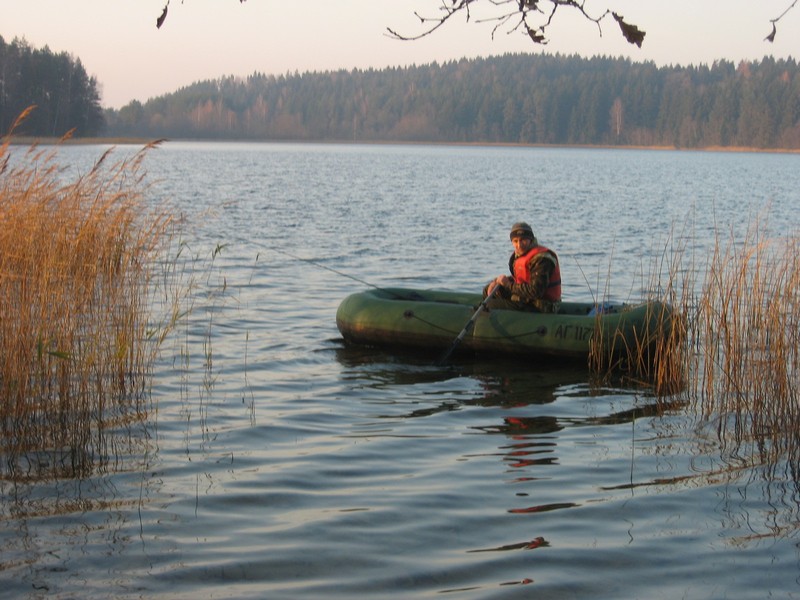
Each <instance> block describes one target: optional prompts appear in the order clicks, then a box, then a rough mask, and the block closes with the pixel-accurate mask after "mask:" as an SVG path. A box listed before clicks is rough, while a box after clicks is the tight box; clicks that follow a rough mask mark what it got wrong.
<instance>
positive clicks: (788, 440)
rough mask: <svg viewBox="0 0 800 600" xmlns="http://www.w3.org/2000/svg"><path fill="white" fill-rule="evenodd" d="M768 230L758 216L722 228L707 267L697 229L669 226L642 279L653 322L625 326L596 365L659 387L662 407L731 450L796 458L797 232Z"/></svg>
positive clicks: (799, 351)
mask: <svg viewBox="0 0 800 600" xmlns="http://www.w3.org/2000/svg"><path fill="white" fill-rule="evenodd" d="M766 230H767V228H766V227H765V226H764V224H763V223H761V222H760V221H759V220H756V222H755V223H754V224H751V225H750V227H749V228H748V230H747V233H746V234H744V235H740V236H736V235H734V234H733V233H731V234H730V236H729V238H728V239H727V241H725V240H724V239H723V238H721V236H720V233H719V232H716V234H715V237H714V239H713V240H712V246H711V249H710V252H708V254H707V257H706V260H705V261H704V263H703V264H702V265H698V264H696V261H695V257H694V255H693V254H692V253H691V252H689V251H687V240H691V239H692V236H691V235H687V234H686V233H685V232H682V234H681V235H680V236H678V238H675V237H673V236H674V232H673V234H672V235H670V237H669V240H668V242H667V244H665V245H664V246H663V248H662V250H661V251H660V252H655V253H653V255H654V256H655V257H656V258H655V259H654V260H653V262H652V264H650V265H649V267H648V269H649V273H648V274H647V275H646V276H643V278H644V279H648V282H647V283H646V284H645V285H644V286H643V287H644V288H645V289H647V290H649V291H648V293H647V296H648V298H646V299H647V300H650V301H654V303H653V306H654V311H655V312H654V314H653V320H652V321H651V322H650V324H649V325H645V327H643V329H642V331H641V332H635V335H633V336H631V335H630V334H629V332H625V334H624V335H623V333H622V332H621V333H620V334H619V336H618V337H619V339H618V340H616V341H615V343H612V344H610V345H609V344H608V343H606V345H605V346H604V347H603V352H605V354H603V352H601V349H600V348H599V347H598V348H597V349H595V351H594V352H595V353H596V354H597V356H595V357H594V359H593V364H592V367H593V369H594V370H595V372H596V373H598V374H600V375H603V373H604V369H605V370H606V371H605V372H606V373H610V372H611V371H612V370H613V369H615V368H616V369H619V368H620V367H622V369H623V371H624V377H627V378H628V379H634V380H639V381H643V382H644V383H646V384H647V385H651V386H653V387H654V389H655V391H656V394H657V396H658V397H659V398H660V399H661V401H662V402H663V403H664V406H665V407H670V406H674V405H675V402H676V400H677V401H678V404H679V405H681V406H689V407H691V409H692V410H693V411H694V413H695V414H696V415H697V417H698V418H699V419H700V420H701V421H702V422H703V423H705V424H708V423H712V424H713V425H714V427H715V428H716V431H717V434H718V437H719V439H720V441H721V443H722V445H723V446H722V447H724V448H726V449H727V451H729V452H731V453H737V452H739V451H740V450H744V449H745V447H746V449H747V452H746V454H748V455H751V456H758V457H759V460H762V461H764V462H766V463H773V462H774V461H775V460H779V459H780V458H781V457H784V458H786V457H788V458H789V459H790V461H791V462H796V461H797V459H799V458H800V397H798V384H800V368H799V366H800V238H798V235H797V234H793V235H789V236H786V237H782V238H769V237H768V236H767V234H766ZM645 270H646V269H645ZM663 307H671V308H672V309H673V310H672V311H671V312H662V311H663V310H664V308H663ZM598 327H599V325H598ZM597 337H598V339H600V338H601V337H602V336H599V335H598V336H597ZM631 339H633V340H634V341H633V343H631ZM609 349H610V350H611V351H612V352H613V353H614V356H615V357H616V358H615V359H612V358H611V355H610V354H609V352H608V351H609ZM620 357H621V358H620Z"/></svg>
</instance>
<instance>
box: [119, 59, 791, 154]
mask: <svg viewBox="0 0 800 600" xmlns="http://www.w3.org/2000/svg"><path fill="white" fill-rule="evenodd" d="M106 117H107V119H108V121H109V134H111V135H120V136H137V137H151V138H152V137H159V138H160V137H172V138H200V139H245V140H309V141H311V140H313V141H326V140H330V141H367V142H370V141H371V142H376V141H415V142H449V143H524V144H565V145H584V144H585V145H626V146H629V145H634V146H665V147H681V148H704V147H747V148H760V149H773V148H775V149H798V148H800V69H798V65H797V63H796V61H795V60H793V59H788V60H783V59H782V60H775V59H772V58H765V59H763V60H762V61H760V62H743V63H740V64H739V65H734V64H733V63H731V62H727V61H719V62H716V63H714V64H713V65H710V66H689V67H683V66H668V67H657V66H656V65H655V64H653V63H635V62H632V61H630V60H627V59H622V58H600V57H596V58H592V59H584V58H580V57H577V56H563V55H556V56H541V55H528V54H513V55H512V54H509V55H505V56H500V57H494V58H486V59H484V58H481V59H472V60H467V59H463V60H460V61H452V62H447V63H443V64H436V63H434V64H430V65H422V66H413V67H406V68H387V69H382V70H373V69H370V70H351V71H344V70H342V71H335V72H324V73H303V74H297V73H296V74H287V75H282V76H271V75H264V74H260V73H255V74H253V75H251V76H249V77H247V78H244V79H242V78H235V77H223V78H220V79H217V80H209V81H203V82H198V83H195V84H193V85H191V86H188V87H185V88H182V89H180V90H178V91H176V92H174V93H172V94H168V95H164V96H161V97H158V98H154V99H151V100H149V101H147V102H145V103H141V102H138V101H135V102H132V103H130V104H129V105H127V106H125V107H123V108H121V109H120V110H118V111H114V110H110V111H107V113H106Z"/></svg>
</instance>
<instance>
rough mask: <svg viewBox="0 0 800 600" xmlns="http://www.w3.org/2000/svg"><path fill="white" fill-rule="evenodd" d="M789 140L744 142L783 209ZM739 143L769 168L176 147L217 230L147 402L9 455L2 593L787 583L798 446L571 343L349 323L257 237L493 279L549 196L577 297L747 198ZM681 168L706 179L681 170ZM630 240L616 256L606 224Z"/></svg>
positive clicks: (351, 261) (333, 296)
mask: <svg viewBox="0 0 800 600" xmlns="http://www.w3.org/2000/svg"><path fill="white" fill-rule="evenodd" d="M74 152H75V153H82V152H87V150H86V149H85V148H76V149H75V150H74ZM89 154H90V155H91V156H94V153H89ZM795 159H796V157H785V156H782V157H777V156H776V157H762V156H757V157H755V158H753V159H752V160H753V161H756V162H757V163H758V165H759V166H758V170H759V173H762V174H763V177H764V182H765V183H764V185H765V186H766V187H769V186H768V185H767V183H766V182H773V183H774V184H775V185H774V187H770V188H769V190H770V191H769V194H770V195H771V197H772V199H773V200H777V201H778V202H776V203H775V204H776V205H777V207H778V208H779V210H780V211H782V213H781V215H780V216H779V218H780V220H781V223H783V224H784V225H785V224H786V223H793V222H796V214H797V211H796V208H797V207H796V189H797V188H798V185H800V182H798V181H797V180H796V178H794V179H793V178H792V177H790V176H789V175H790V174H791V173H800V170H798V169H795V168H794V167H795V166H796V165H795V162H794V161H795ZM743 161H744V162H743ZM787 161H788V162H787ZM89 164H91V163H89ZM743 164H744V165H747V166H748V168H750V172H752V165H751V164H750V163H749V162H747V157H745V156H744V155H742V156H724V157H718V158H715V155H713V154H708V155H706V154H698V153H647V152H642V153H632V152H616V151H607V152H600V151H584V150H574V151H573V150H567V149H563V150H542V149H508V148H506V149H500V148H491V149H476V148H438V147H437V148H428V147H422V148H414V147H386V148H383V147H360V146H344V147H334V146H309V147H304V146H299V145H285V146H281V145H269V144H264V145H238V144H234V145H230V146H225V147H224V151H220V150H219V147H218V146H215V145H213V144H202V145H197V146H193V145H191V144H176V145H172V144H166V145H165V146H164V147H162V148H161V149H159V151H158V154H157V160H156V161H154V162H153V165H152V168H153V169H154V171H155V173H154V175H156V176H158V177H159V178H160V179H161V180H162V181H164V182H165V183H164V185H165V186H166V187H165V188H163V194H164V195H165V196H169V197H171V198H175V199H176V201H178V202H182V203H183V204H182V205H181V206H182V210H183V211H186V213H187V214H188V215H190V216H191V215H194V214H201V215H203V218H202V219H198V221H199V223H198V224H197V227H196V230H193V231H192V232H191V236H192V239H191V240H190V241H191V244H190V246H191V249H192V254H193V255H202V254H203V252H207V253H208V254H210V253H211V252H212V251H213V250H214V249H215V248H217V247H218V246H219V245H220V244H222V245H224V250H223V251H222V252H221V253H219V254H218V255H217V256H216V258H215V260H214V265H213V270H212V273H211V274H210V276H209V277H207V278H203V279H202V281H199V282H198V283H197V288H196V289H194V290H193V298H194V299H195V302H196V306H195V310H194V312H193V313H192V315H191V316H190V318H188V319H186V320H185V322H184V323H183V324H182V327H181V328H179V335H177V336H176V339H174V340H171V343H170V345H169V346H168V347H166V348H165V351H164V356H163V357H162V359H161V360H160V362H159V364H158V365H157V367H156V372H155V374H154V379H153V385H152V401H153V405H152V410H151V411H150V413H149V414H148V418H147V420H146V421H145V422H143V423H142V424H141V429H139V428H138V425H137V426H133V425H132V426H131V427H130V431H129V432H127V436H126V432H124V431H123V432H119V433H120V434H121V435H119V436H116V435H115V436H114V437H113V440H114V441H113V443H112V444H111V445H109V447H108V448H107V449H105V450H104V453H105V456H104V457H103V458H104V461H102V462H101V463H98V464H101V465H102V467H99V468H97V469H95V470H93V471H92V472H87V473H83V474H82V476H81V477H78V478H65V479H61V480H55V481H48V482H29V481H16V482H12V481H9V480H0V494H2V504H1V505H0V573H2V575H0V577H2V578H3V583H4V586H5V587H4V591H5V592H6V593H8V594H9V595H10V596H11V597H20V598H22V597H30V598H44V597H64V598H66V597H88V598H106V597H109V596H113V597H136V598H138V597H174V598H190V597H191V598H210V597H231V598H264V597H269V598H319V597H325V598H348V599H350V598H355V597H358V598H365V597H376V598H378V597H380V598H386V597H391V596H394V597H397V598H409V597H414V598H415V597H433V596H436V597H439V596H441V594H443V593H445V592H446V593H447V596H448V597H458V598H489V597H492V598H495V597H497V598H517V597H519V598H523V597H543V598H587V597H591V598H595V599H601V598H609V599H612V598H613V599H619V598H676V597H677V598H680V597H691V598H718V597H724V596H727V597H736V598H754V599H755V598H758V599H760V598H763V597H769V596H772V597H786V596H790V595H791V594H794V593H796V591H797V583H798V581H797V580H798V576H797V574H798V563H800V558H799V557H798V553H799V552H800V551H798V547H797V544H796V531H797V529H796V524H797V523H798V522H800V514H798V506H800V493H798V487H797V481H798V477H797V472H796V470H797V462H796V461H794V460H786V461H779V462H773V463H772V464H769V465H765V464H764V463H763V461H761V460H760V455H758V453H756V452H752V451H747V449H745V448H741V449H739V450H738V452H737V451H736V450H735V449H733V448H731V447H725V446H724V445H723V444H722V443H721V441H720V439H719V437H718V436H717V435H716V429H715V427H714V423H712V422H709V423H706V422H701V421H699V420H698V419H696V418H694V417H693V416H692V415H691V414H689V412H688V411H687V410H686V407H683V406H681V405H679V404H669V403H659V402H658V401H657V399H656V398H655V397H654V396H653V394H652V393H651V391H650V390H648V389H647V388H640V387H636V388H632V387H631V386H630V385H625V384H622V383H619V382H613V383H608V382H605V383H602V384H600V383H598V382H596V381H593V380H592V379H591V378H590V376H589V374H588V372H587V371H586V370H584V369H582V368H576V367H574V366H562V365H559V364H558V363H557V362H556V363H552V362H551V363H531V362H526V361H513V360H502V361H483V360H482V361H475V360H470V359H469V358H466V357H454V358H453V360H452V361H450V362H449V363H448V364H447V365H445V366H440V365H437V361H436V358H437V357H435V356H434V357H426V356H421V355H416V354H405V355H404V354H391V353H386V352H383V351H380V350H376V349H372V348H358V347H348V346H345V345H344V344H343V343H342V342H341V339H340V336H339V335H338V332H337V330H336V325H335V321H334V316H335V311H336V307H337V306H338V303H339V301H340V300H341V299H342V298H344V297H345V296H346V295H347V294H348V293H350V292H352V291H353V281H352V280H349V279H347V278H346V277H341V276H338V275H337V274H336V273H333V272H330V271H328V270H326V269H318V268H316V267H314V265H310V264H307V263H305V262H303V261H293V260H291V259H287V257H286V256H284V255H283V254H281V253H279V252H270V251H269V246H270V245H271V244H274V245H281V244H282V245H289V249H290V251H291V252H292V253H294V254H297V255H301V254H302V255H303V256H307V257H309V258H312V259H314V260H315V261H323V262H324V264H326V265H329V266H332V267H333V268H335V269H337V270H339V271H342V272H349V273H353V274H355V275H357V276H358V277H359V278H360V279H363V280H364V281H369V282H370V283H373V284H375V285H398V284H405V283H408V285H409V286H410V287H425V286H430V287H450V288H453V289H480V287H481V286H482V284H483V283H485V281H486V280H487V278H489V277H491V276H493V275H495V274H496V273H497V272H500V270H501V269H503V268H505V261H506V259H507V253H508V250H509V249H508V247H507V246H508V242H507V239H506V237H505V234H504V233H502V232H504V231H505V230H506V227H507V223H511V222H514V221H516V220H519V219H520V218H523V217H525V216H526V215H531V214H535V215H538V217H537V218H538V219H539V220H538V222H539V223H540V228H541V229H540V231H541V233H539V231H537V233H539V235H540V237H541V238H542V239H543V241H545V242H546V243H548V244H550V243H551V242H556V243H553V244H552V246H553V247H556V248H557V249H558V250H559V251H560V257H561V258H562V261H563V263H564V267H563V273H562V275H563V276H564V278H565V281H566V283H565V293H566V294H569V295H571V296H572V297H575V298H576V299H581V300H583V299H587V298H590V297H591V290H588V289H586V286H585V285H584V282H585V281H586V280H587V279H588V280H590V281H592V284H593V285H594V287H595V289H603V288H604V287H605V286H604V282H603V280H602V277H604V276H605V275H606V274H609V273H610V272H612V271H613V273H611V274H612V275H613V277H614V292H613V293H614V294H616V295H617V296H620V297H622V298H623V299H625V298H626V297H627V296H629V295H632V294H635V289H636V288H637V283H636V281H635V278H634V277H633V276H632V275H631V274H632V273H634V272H636V270H637V268H638V266H639V264H640V262H641V261H643V260H645V261H646V260H648V257H647V256H646V254H647V252H648V251H649V250H648V249H649V248H651V246H652V245H653V244H654V243H655V242H654V239H655V238H658V236H659V235H660V234H661V233H662V232H663V231H665V230H667V229H669V225H670V221H671V219H673V218H674V217H676V216H677V217H678V218H680V219H683V218H685V215H686V211H687V210H688V209H689V208H690V207H691V206H692V205H694V204H695V203H702V202H705V201H708V202H710V201H713V200H717V199H718V200H720V202H719V203H718V204H716V209H717V210H720V211H723V210H725V211H730V214H735V215H739V214H740V213H739V212H736V211H738V210H740V209H741V208H742V207H744V206H746V205H747V202H748V201H750V200H752V198H751V196H752V193H751V192H752V189H753V187H752V186H751V185H748V182H747V180H745V179H742V176H741V173H743V172H745V171H744V170H743V169H742V168H740V167H741V166H742V165H743ZM787 164H788V165H789V166H787ZM242 165H246V168H244V167H243V166H242ZM789 167H791V168H789ZM477 173H481V174H482V175H481V176H480V177H476V174H477ZM576 173H580V176H576ZM445 174H446V176H445ZM676 174H680V177H681V181H685V182H692V185H688V184H687V186H685V189H683V188H682V190H676V189H675V186H674V185H673V180H674V178H675V177H676ZM220 181H224V182H225V183H224V186H223V185H220V183H219V182H220ZM532 189H535V190H537V191H538V194H537V198H535V199H531V196H530V190H532ZM498 190H504V191H505V193H503V194H498V193H497V191H498ZM487 198H491V199H492V209H493V210H492V215H491V216H490V217H487V211H486V199H487ZM539 198H547V201H546V202H541V203H540V202H539ZM612 199H613V206H610V205H609V204H608V203H609V202H610V201H611V200H612ZM709 199H710V200H709ZM697 208H698V212H699V213H702V214H701V215H699V216H698V218H700V217H704V216H705V214H706V213H710V212H711V211H709V210H707V209H708V206H706V205H705V204H703V205H698V206H697ZM734 208H735V209H736V211H733V210H731V209H734ZM612 209H613V210H612ZM726 214H728V213H727V212H726ZM208 215H213V216H211V217H209V216H208ZM736 219H738V216H737V217H736ZM792 219H795V221H792ZM586 223H592V227H586V226H585V224H586ZM732 226H733V227H735V226H736V223H734V224H733V225H732ZM548 228H549V230H548ZM443 232H445V233H446V234H447V235H446V236H444V238H445V239H443V235H442V234H443ZM498 232H500V233H498ZM575 232H579V233H580V235H575ZM308 240H313V243H311V244H310V245H308V246H306V247H304V248H302V249H297V248H294V247H293V246H294V245H295V244H297V243H300V242H308ZM615 244H617V245H616V246H615ZM656 245H657V244H656ZM612 246H615V248H616V250H615V255H618V256H619V263H615V266H614V268H613V269H611V267H610V266H609V264H608V258H607V256H606V253H605V252H599V251H598V249H605V248H610V247H612ZM454 248H460V249H461V250H460V251H458V252H452V250H453V249H454ZM421 249H428V250H429V252H428V251H425V252H421ZM446 251H447V252H449V254H447V255H446V257H447V261H446V262H447V265H443V264H442V261H443V259H442V258H441V257H443V256H445V254H444V253H445V252H446ZM432 257H434V258H432ZM445 266H446V273H443V272H442V271H443V269H445ZM579 267H580V268H579ZM581 271H583V272H584V273H585V274H586V277H583V276H582V274H581ZM598 274H599V275H598ZM445 280H446V281H447V285H446V286H445V285H443V282H444V281H445ZM222 290H224V292H223V291H222ZM126 437H127V438H129V441H126ZM720 565H725V567H726V568H724V569H721V568H720Z"/></svg>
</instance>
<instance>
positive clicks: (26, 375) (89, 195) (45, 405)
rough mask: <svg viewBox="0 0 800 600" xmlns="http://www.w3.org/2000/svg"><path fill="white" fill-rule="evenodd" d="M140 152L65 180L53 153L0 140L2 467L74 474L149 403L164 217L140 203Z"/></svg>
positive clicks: (103, 159) (106, 157)
mask: <svg viewBox="0 0 800 600" xmlns="http://www.w3.org/2000/svg"><path fill="white" fill-rule="evenodd" d="M147 149H148V148H145V149H144V150H142V151H140V152H139V153H137V154H136V155H135V156H134V157H133V158H131V159H129V160H124V161H121V162H117V163H113V164H107V163H109V162H110V160H109V155H108V153H106V154H104V155H103V156H102V157H100V159H99V160H98V161H97V163H96V164H95V165H94V167H93V168H92V169H91V171H90V172H89V173H87V174H85V175H78V176H75V177H74V178H72V179H71V180H68V181H65V172H64V170H63V169H61V168H60V167H59V166H58V165H57V164H56V162H55V156H56V154H55V151H53V150H51V151H44V150H40V149H38V148H37V147H36V146H32V147H30V149H28V150H27V152H25V153H24V156H22V157H17V156H12V155H11V153H10V145H9V139H8V138H6V140H5V142H4V143H3V145H2V146H0V248H1V249H2V250H1V251H0V454H2V455H3V457H4V459H5V460H4V464H3V466H2V467H0V470H2V469H4V468H5V469H8V470H9V471H10V472H15V471H19V470H22V471H25V470H28V471H30V472H38V470H39V468H40V467H41V466H42V465H49V467H48V468H50V470H51V471H53V472H55V473H60V474H63V473H76V472H79V471H80V470H81V469H84V468H85V467H86V465H87V461H88V462H91V460H92V457H93V455H95V454H96V453H102V447H103V437H104V435H105V432H106V431H107V430H108V428H109V427H115V426H118V425H120V424H121V423H124V422H126V421H128V420H130V419H136V418H140V417H141V416H142V414H143V413H144V411H145V410H146V408H145V405H144V404H143V398H144V391H145V389H144V388H145V381H146V377H145V375H146V374H147V373H148V369H149V368H150V367H151V365H152V361H153V359H154V357H155V352H156V349H157V343H155V342H154V341H153V339H152V336H149V335H148V332H147V327H148V318H149V317H148V313H149V298H148V293H149V284H150V281H151V276H152V272H151V269H152V265H153V264H154V257H155V254H156V253H157V252H158V250H159V248H160V247H161V244H162V242H163V241H164V237H165V234H166V231H167V225H168V222H169V218H168V217H166V216H164V215H162V214H157V213H154V212H152V211H149V210H148V209H147V207H146V205H145V204H144V202H143V179H142V178H143V173H142V158H143V156H144V153H145V152H146V150H147ZM18 158H19V160H17V159H18Z"/></svg>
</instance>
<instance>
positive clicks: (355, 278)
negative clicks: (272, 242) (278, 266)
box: [267, 248, 386, 292]
mask: <svg viewBox="0 0 800 600" xmlns="http://www.w3.org/2000/svg"><path fill="white" fill-rule="evenodd" d="M267 249H268V250H275V252H278V253H280V254H285V255H286V256H288V257H289V258H293V259H295V260H300V261H303V262H306V263H308V264H310V265H314V266H315V267H320V268H321V269H325V270H327V271H330V272H331V273H336V274H337V275H341V276H342V277H347V278H348V279H352V280H353V281H357V282H358V283H361V284H363V285H366V286H367V287H371V288H374V289H376V290H378V291H381V292H383V291H386V288H382V287H379V286H377V285H375V284H374V283H370V282H369V281H364V280H363V279H359V278H358V277H356V276H355V275H350V274H349V273H345V272H344V271H339V270H338V269H334V268H333V267H329V266H328V265H323V264H322V263H321V262H318V261H316V260H313V259H311V258H304V257H302V256H297V255H296V254H292V253H291V252H288V251H286V250H282V249H281V248H267Z"/></svg>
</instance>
